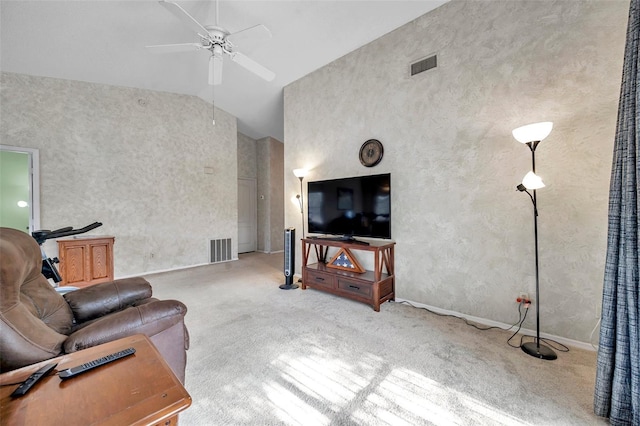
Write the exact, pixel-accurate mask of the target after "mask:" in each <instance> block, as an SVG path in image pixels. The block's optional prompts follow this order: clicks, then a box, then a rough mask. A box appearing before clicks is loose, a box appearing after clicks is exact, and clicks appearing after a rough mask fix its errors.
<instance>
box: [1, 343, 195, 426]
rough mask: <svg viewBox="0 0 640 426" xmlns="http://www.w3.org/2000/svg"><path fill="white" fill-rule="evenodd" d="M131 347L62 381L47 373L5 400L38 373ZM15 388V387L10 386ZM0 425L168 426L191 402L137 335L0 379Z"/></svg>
mask: <svg viewBox="0 0 640 426" xmlns="http://www.w3.org/2000/svg"><path fill="white" fill-rule="evenodd" d="M129 347H133V348H135V350H136V352H135V354H133V355H130V356H128V357H125V358H121V359H119V360H116V361H113V362H111V363H109V364H106V365H103V366H101V367H97V368H95V369H93V370H91V371H88V372H85V373H83V374H80V375H78V376H76V377H73V378H70V379H67V380H65V381H62V380H61V379H60V378H59V377H58V376H57V374H54V373H53V372H52V373H50V374H49V375H48V376H47V377H45V378H43V379H41V380H40V381H39V382H38V383H36V384H35V385H34V386H33V388H31V390H30V391H29V392H28V393H27V394H26V395H24V396H22V397H19V398H12V397H11V396H10V395H11V393H12V392H13V391H14V389H15V388H17V387H18V383H20V382H22V381H24V380H25V379H26V378H27V377H29V375H31V374H32V373H33V372H35V371H36V370H38V369H39V368H40V367H42V366H44V365H45V364H49V363H55V362H57V363H58V366H57V367H56V368H55V370H54V371H56V372H57V371H60V370H64V369H66V368H71V367H75V366H78V365H80V364H84V363H86V362H89V361H92V360H94V359H97V358H101V357H103V356H105V355H109V354H111V353H114V352H118V351H121V350H123V349H126V348H129ZM12 383H15V385H11V384H12ZM0 386H2V387H0V424H7V425H44V424H51V425H53V424H60V425H69V426H71V425H82V426H85V425H118V426H122V425H171V426H174V425H176V424H177V418H178V413H179V412H180V411H182V410H184V409H186V408H187V407H189V406H190V405H191V396H190V395H189V394H188V393H187V391H186V389H185V388H184V387H183V386H182V384H181V383H180V381H179V380H178V378H177V377H176V376H175V374H173V371H172V370H171V368H170V367H169V365H168V364H167V363H166V362H165V360H164V359H163V358H162V356H161V355H160V353H159V352H158V350H157V349H156V348H155V346H153V344H152V343H151V341H150V340H149V339H148V338H147V337H146V336H144V335H142V334H138V335H135V336H131V337H126V338H124V339H120V340H115V341H113V342H109V343H105V344H103V345H100V346H95V347H93V348H89V349H85V350H83V351H79V352H75V353H72V354H68V355H63V356H60V357H57V358H54V359H51V360H47V361H43V362H40V363H38V364H34V365H30V366H28V367H24V368H21V369H19V370H14V371H10V372H7V373H5V374H2V375H0Z"/></svg>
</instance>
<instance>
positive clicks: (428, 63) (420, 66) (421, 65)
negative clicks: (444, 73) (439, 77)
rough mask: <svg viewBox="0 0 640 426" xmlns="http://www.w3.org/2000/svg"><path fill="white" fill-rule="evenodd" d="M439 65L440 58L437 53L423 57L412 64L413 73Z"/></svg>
mask: <svg viewBox="0 0 640 426" xmlns="http://www.w3.org/2000/svg"><path fill="white" fill-rule="evenodd" d="M437 66H438V58H437V57H436V55H433V56H429V57H428V58H425V59H421V60H419V61H418V62H414V63H413V64H411V75H412V76H413V75H416V74H420V73H421V72H425V71H429V70H430V69H432V68H435V67H437Z"/></svg>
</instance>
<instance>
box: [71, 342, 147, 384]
mask: <svg viewBox="0 0 640 426" xmlns="http://www.w3.org/2000/svg"><path fill="white" fill-rule="evenodd" d="M135 352H136V350H135V349H133V348H127V349H124V350H122V351H120V352H115V353H112V354H109V355H107V356H103V357H102V358H98V359H94V360H93V361H89V362H87V363H86V364H82V365H79V366H77V367H73V368H67V369H66V370H62V371H60V372H58V376H60V378H61V379H70V378H71V377H75V376H77V375H78V374H82V373H84V372H85V371H89V370H92V369H94V368H96V367H100V366H101V365H105V364H108V363H110V362H111V361H115V360H117V359H120V358H124V357H125V356H129V355H133V354H134V353H135Z"/></svg>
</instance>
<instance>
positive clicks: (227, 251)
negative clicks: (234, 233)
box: [209, 238, 231, 263]
mask: <svg viewBox="0 0 640 426" xmlns="http://www.w3.org/2000/svg"><path fill="white" fill-rule="evenodd" d="M227 260H231V238H222V239H220V240H209V262H210V263H218V262H226V261H227Z"/></svg>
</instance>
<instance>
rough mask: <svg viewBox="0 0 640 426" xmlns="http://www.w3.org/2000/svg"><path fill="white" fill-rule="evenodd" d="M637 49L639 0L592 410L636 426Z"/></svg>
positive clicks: (639, 417) (626, 72)
mask: <svg viewBox="0 0 640 426" xmlns="http://www.w3.org/2000/svg"><path fill="white" fill-rule="evenodd" d="M639 49H640V0H631V7H630V10H629V24H628V29H627V44H626V47H625V57H624V68H623V72H622V88H621V90H620V104H619V108H618V123H617V129H616V138H615V147H614V153H613V168H612V171H611V186H610V194H609V234H608V241H607V258H606V264H605V273H604V290H603V296H602V324H601V326H600V343H599V349H598V362H597V371H596V387H595V395H594V410H595V413H596V414H597V415H599V416H603V417H609V421H610V423H611V424H613V425H634V426H640V302H639V300H638V296H639V292H638V280H639V278H640V277H639V275H638V270H639V266H640V260H639V258H638V242H639V239H638V238H639V235H638V225H640V222H639V221H638V200H639V198H638V195H639V193H640V191H639V188H638V177H639V176H640V163H639V162H638V158H639V157H640V150H639V149H638V140H639V139H640V118H639V117H638V115H639V114H640V93H639V92H638V90H637V86H638V81H639V80H640V68H639V67H638V50H639Z"/></svg>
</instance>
